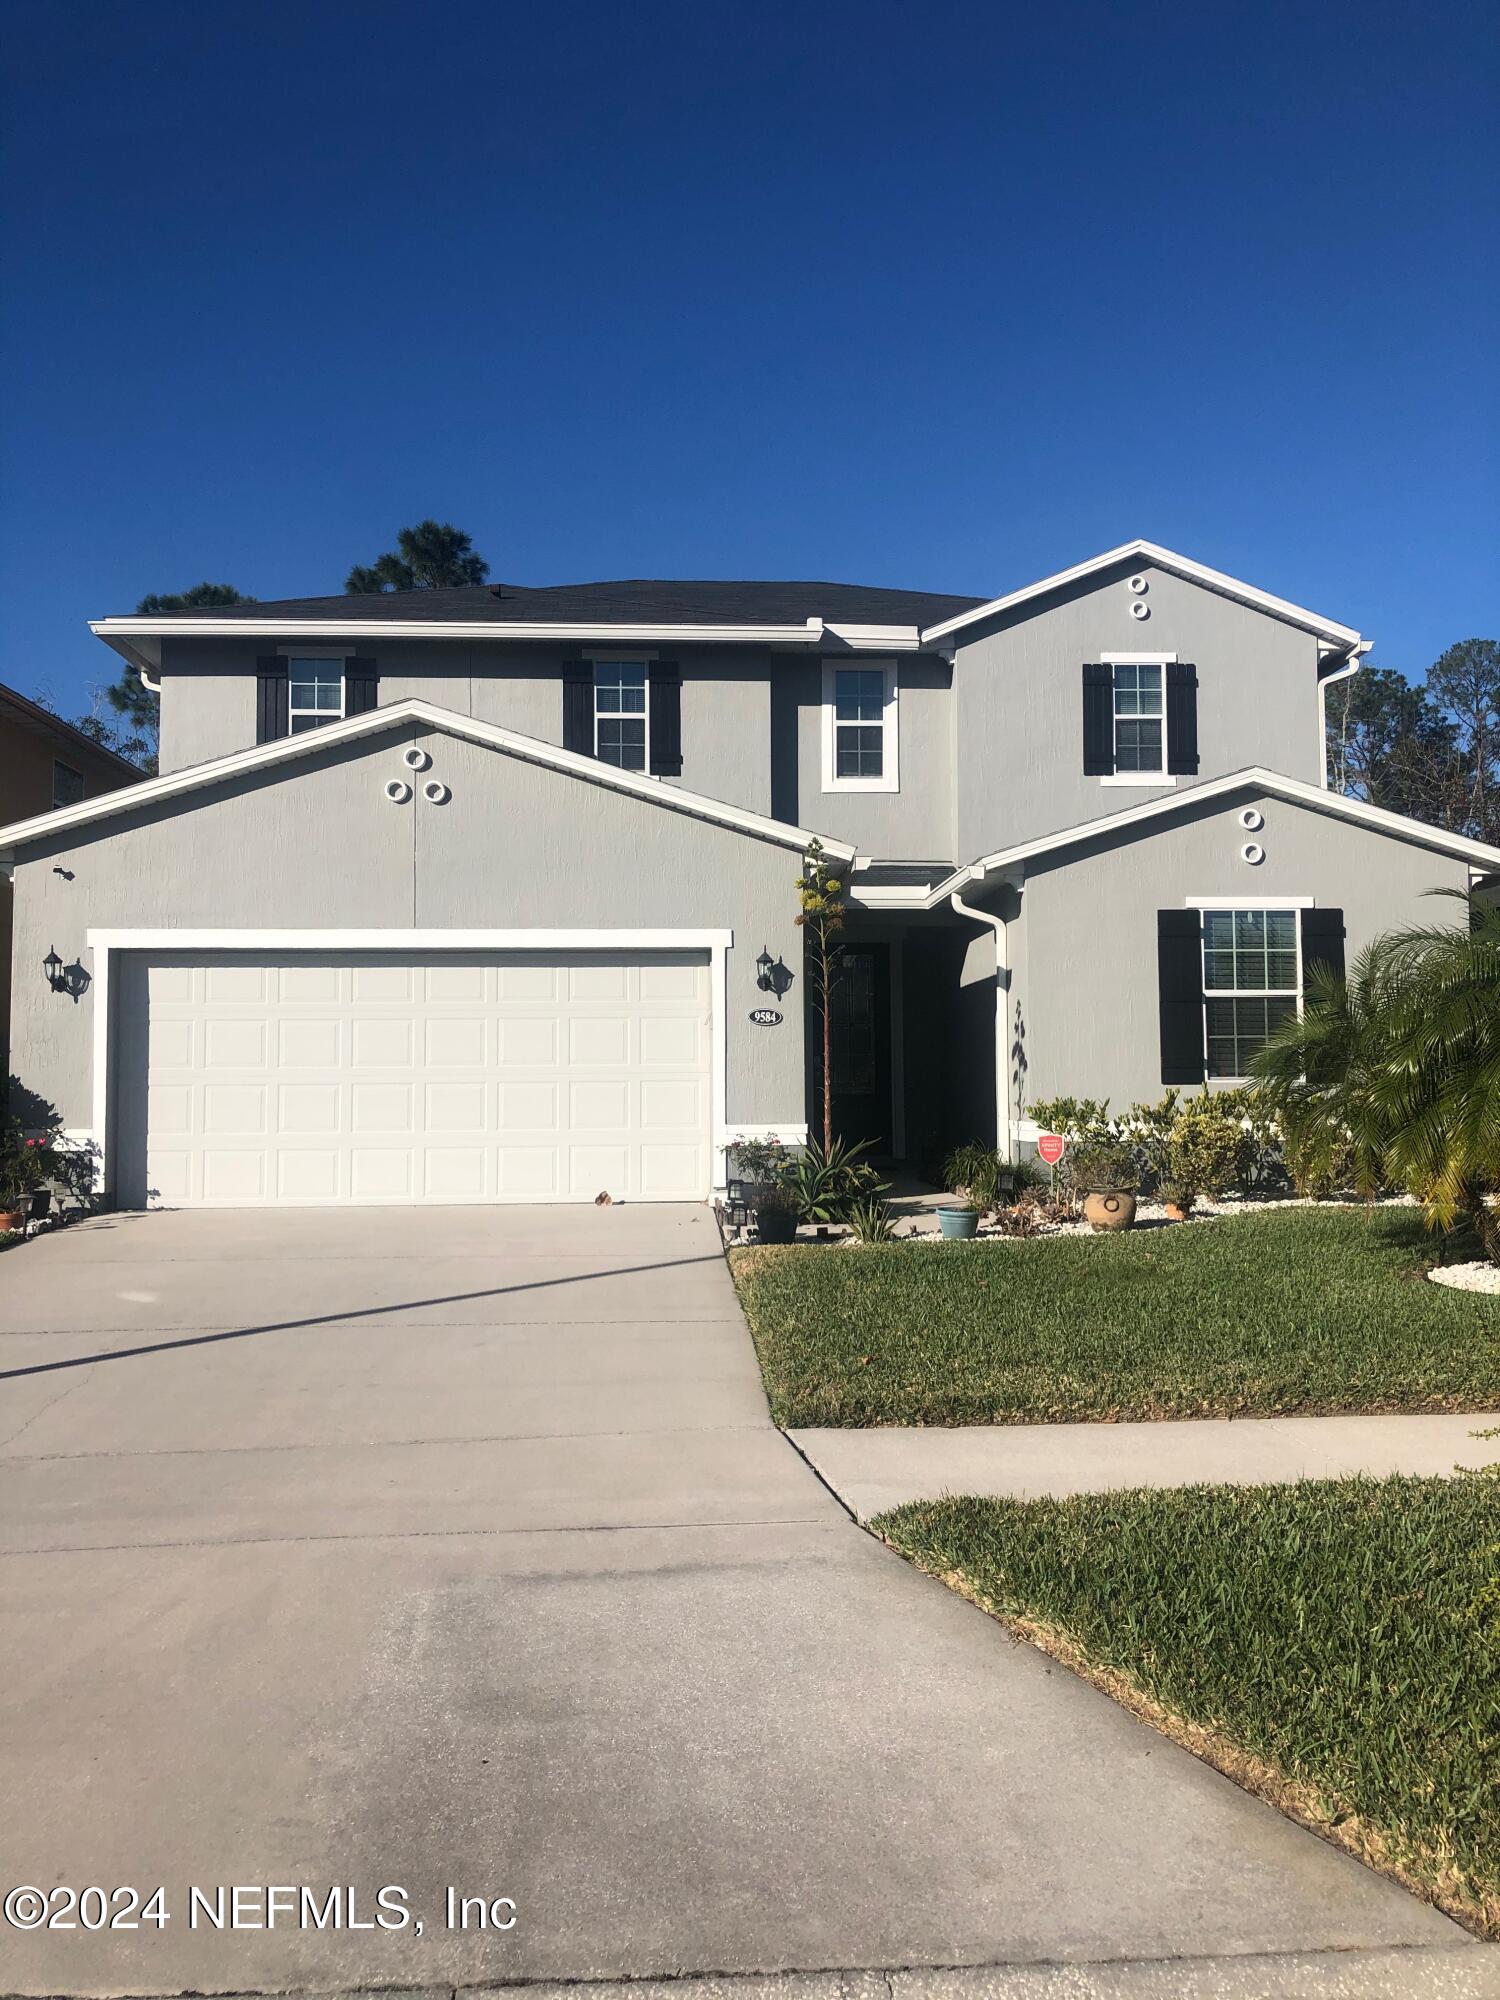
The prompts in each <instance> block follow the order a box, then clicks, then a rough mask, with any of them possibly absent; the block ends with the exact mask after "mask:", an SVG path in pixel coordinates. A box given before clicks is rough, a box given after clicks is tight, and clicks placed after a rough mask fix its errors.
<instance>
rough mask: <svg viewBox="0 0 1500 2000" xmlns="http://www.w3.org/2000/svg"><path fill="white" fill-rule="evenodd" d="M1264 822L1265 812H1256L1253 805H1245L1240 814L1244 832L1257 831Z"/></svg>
mask: <svg viewBox="0 0 1500 2000" xmlns="http://www.w3.org/2000/svg"><path fill="white" fill-rule="evenodd" d="M1265 823H1266V817H1265V814H1264V813H1259V812H1257V811H1256V810H1255V808H1254V806H1246V807H1245V810H1244V811H1243V812H1242V813H1241V814H1240V825H1241V826H1242V827H1243V828H1244V829H1245V831H1246V833H1259V832H1260V830H1261V828H1262V827H1263V826H1264V825H1265Z"/></svg>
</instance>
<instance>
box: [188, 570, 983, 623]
mask: <svg viewBox="0 0 1500 2000" xmlns="http://www.w3.org/2000/svg"><path fill="white" fill-rule="evenodd" d="M985 602H987V600H986V599H985V598H982V597H953V596H947V595H944V594H943V593H941V592H938V591H929V590H879V589H875V588H871V587H869V586H867V585H865V584H861V583H693V582H687V583H684V582H660V581H652V580H650V579H646V578H639V577H632V578H627V579H625V580H624V581H621V582H618V583H558V584H551V585H549V586H547V587H546V588H545V589H541V590H532V589H528V588H527V587H526V586H525V585H522V584H514V583H503V584H487V583H485V584H470V585H466V586H465V587H463V588H461V589H458V590H397V591H387V592H384V593H371V594H370V595H367V596H355V595H351V594H347V593H346V594H345V595H344V596H342V597H293V598H285V599H281V600H278V601H276V602H274V603H265V602H261V603H258V604H256V603H251V604H215V605H211V606H208V607H206V608H201V609H198V610H194V611H181V612H171V611H166V612H162V613H161V614H159V615H160V616H161V617H162V618H163V619H164V620H168V619H172V618H184V619H187V618H192V619H203V618H212V619H213V620H214V621H215V623H218V622H219V621H220V620H222V621H223V622H224V623H225V624H226V625H232V624H234V623H235V621H236V620H238V619H242V618H282V617H285V618H298V619H315V618H326V619H327V620H328V621H329V622H330V623H337V622H338V621H340V620H343V619H385V618H389V619H406V618H410V619H417V620H428V619H431V620H441V619H449V618H451V619H455V620H465V621H470V620H472V621H476V622H477V621H480V620H482V621H483V622H484V623H486V624H493V625H511V624H523V625H525V624H533V623H542V624H558V625H581V624H590V625H804V624H806V622H807V620H808V619H809V618H824V619H827V620H828V621H829V622H830V623H832V624H851V625H935V624H938V623H940V622H941V620H943V619H945V618H953V617H956V616H957V615H958V613H959V612H961V611H970V610H972V609H973V608H974V607H975V606H976V605H979V604H983V603H985Z"/></svg>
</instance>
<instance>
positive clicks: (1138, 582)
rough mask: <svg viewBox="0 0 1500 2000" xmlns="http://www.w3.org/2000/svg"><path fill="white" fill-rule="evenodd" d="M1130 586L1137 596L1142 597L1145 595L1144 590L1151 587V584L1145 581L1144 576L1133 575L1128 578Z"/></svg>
mask: <svg viewBox="0 0 1500 2000" xmlns="http://www.w3.org/2000/svg"><path fill="white" fill-rule="evenodd" d="M1130 588H1131V589H1132V590H1133V591H1134V592H1135V594H1136V596H1137V597H1144V596H1145V595H1146V592H1147V591H1148V590H1149V589H1150V588H1151V586H1150V584H1149V583H1148V582H1147V581H1146V579H1145V577H1143V576H1133V577H1132V578H1131V579H1130Z"/></svg>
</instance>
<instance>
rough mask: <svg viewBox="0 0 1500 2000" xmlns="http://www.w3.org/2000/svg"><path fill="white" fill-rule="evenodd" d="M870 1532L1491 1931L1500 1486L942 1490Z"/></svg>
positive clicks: (1494, 1918) (1499, 1792)
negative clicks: (1021, 1495)
mask: <svg viewBox="0 0 1500 2000" xmlns="http://www.w3.org/2000/svg"><path fill="white" fill-rule="evenodd" d="M873 1526H874V1528H875V1531H876V1532H877V1533H879V1534H883V1535H884V1536H885V1538H886V1539H887V1540H888V1541H890V1542H891V1543H892V1544H893V1545H894V1546H895V1547H896V1548H898V1549H900V1550H902V1551H903V1552H904V1553H905V1554H906V1555H908V1556H910V1557H911V1559H912V1560H913V1561H914V1562H916V1563H918V1564H919V1565H920V1566H921V1567H922V1568H923V1569H927V1570H931V1571H932V1572H933V1573H934V1574H935V1575H937V1576H940V1577H942V1578H944V1580H945V1581H947V1582H948V1583H950V1584H952V1585H953V1586H954V1587H955V1588H957V1589H959V1590H961V1591H963V1592H964V1594H965V1595H967V1596H970V1597H972V1598H974V1599H975V1600H976V1601H977V1602H979V1603H981V1604H982V1605H983V1606H984V1608H985V1609H986V1610H989V1611H992V1612H994V1613H996V1614H997V1615H999V1616H1000V1617H1002V1618H1004V1619H1006V1620H1007V1621H1008V1622H1011V1623H1013V1624H1016V1625H1017V1626H1019V1628H1020V1629H1021V1630H1022V1631H1023V1632H1025V1633H1026V1634H1027V1635H1028V1636H1030V1637H1032V1638H1034V1639H1036V1640H1037V1641H1038V1642H1039V1643H1040V1644H1042V1645H1043V1646H1044V1647H1046V1648H1047V1650H1049V1651H1051V1652H1054V1653H1056V1654H1057V1655H1058V1656H1059V1657H1061V1658H1062V1659H1064V1660H1065V1661H1067V1662H1068V1663H1069V1664H1071V1665H1073V1666H1075V1667H1077V1668H1078V1669H1079V1670H1080V1671H1081V1672H1083V1673H1085V1674H1086V1675H1087V1676H1089V1677H1090V1678H1092V1679H1095V1680H1096V1681H1098V1682H1099V1683H1100V1684H1101V1685H1102V1686H1104V1687H1105V1688H1106V1689H1107V1690H1108V1691H1109V1692H1110V1693H1112V1694H1114V1695H1115V1696H1116V1698H1117V1699H1120V1700H1123V1701H1124V1702H1125V1703H1126V1705H1127V1706H1129V1707H1132V1708H1134V1709H1135V1710H1136V1712H1137V1713H1140V1714H1144V1715H1146V1716H1148V1717H1149V1718H1150V1719H1151V1720H1153V1721H1154V1722H1156V1724H1157V1725H1158V1727H1160V1728H1162V1729H1164V1730H1165V1732H1166V1733H1167V1734H1168V1735H1171V1736H1174V1737H1176V1738H1177V1739H1178V1740H1179V1741H1181V1742H1185V1743H1187V1744H1188V1745H1189V1747H1190V1748H1192V1749H1194V1750H1195V1751H1197V1753H1198V1754H1199V1755H1201V1756H1204V1757H1206V1758H1207V1759H1208V1761H1209V1762H1211V1763H1214V1764H1217V1765H1218V1766H1219V1767H1220V1768H1221V1769H1223V1770H1226V1771H1228V1772H1229V1774H1230V1775H1231V1776H1233V1777H1235V1778H1237V1779H1238V1780H1239V1781H1240V1782H1242V1783H1244V1784H1246V1785H1247V1786H1248V1787H1249V1789H1251V1790H1253V1791H1258V1792H1260V1793H1261V1794H1262V1795H1263V1796H1265V1797H1268V1798H1270V1799H1271V1800H1272V1801H1273V1802H1274V1803H1276V1804H1278V1805H1280V1806H1281V1807H1282V1808H1283V1809H1284V1810H1287V1811H1290V1812H1291V1813H1292V1814H1293V1815H1294V1816H1295V1817H1297V1818H1299V1819H1302V1820H1304V1821H1305V1822H1307V1823H1308V1824H1311V1825H1315V1826H1318V1827H1319V1828H1320V1829H1321V1830H1323V1831H1325V1832H1327V1833H1330V1834H1331V1835H1332V1837H1334V1838H1335V1839H1337V1840H1339V1841H1341V1842H1342V1843H1343V1844H1344V1845H1345V1846H1347V1847H1350V1848H1351V1849H1352V1850H1353V1851H1354V1852H1356V1853H1358V1854H1361V1855H1363V1856H1364V1858H1365V1859H1367V1860H1370V1861H1372V1862H1374V1863H1375V1864H1376V1865H1377V1866H1381V1867H1384V1868H1386V1869H1388V1870H1390V1871H1391V1872H1393V1873H1396V1874H1398V1875H1400V1876H1401V1878H1402V1879H1403V1880H1406V1881H1407V1882H1408V1883H1410V1884H1412V1885H1414V1886H1416V1887H1418V1888H1419V1889H1420V1890H1422V1891H1423V1892H1424V1893H1426V1894H1428V1895H1430V1896H1431V1897H1432V1898H1433V1899H1434V1900H1435V1901H1437V1902H1440V1903H1441V1904H1442V1906H1443V1907H1444V1908H1445V1909H1447V1910H1449V1911H1451V1912H1452V1913H1453V1914H1454V1915H1455V1916H1458V1917H1461V1918H1462V1919H1463V1920H1464V1921H1465V1922H1467V1923H1468V1924H1470V1925H1471V1926H1472V1927H1473V1928H1475V1929H1478V1930H1480V1931H1481V1932H1482V1933H1484V1934H1485V1935H1488V1936H1492V1937H1495V1936H1500V1580H1497V1564H1500V1479H1495V1478H1486V1477H1484V1476H1482V1475H1476V1474H1471V1475H1467V1476H1465V1477H1461V1478H1457V1479H1453V1480H1441V1479H1388V1480H1357V1479H1350V1480H1336V1481H1328V1482H1305V1483H1302V1484H1299V1485H1291V1486H1269V1487H1255V1488H1248V1489H1236V1488H1233V1487H1211V1486H1200V1487H1189V1488H1186V1489H1182V1490H1179V1491H1176V1492H1165V1493H1139V1492H1138V1493H1111V1494H1095V1495H1088V1496H1085V1497H1083V1498H1079V1499H1072V1500H1031V1501H1020V1500H973V1499H964V1500H943V1501H934V1502H922V1503H919V1504H917V1505H915V1506H910V1507H902V1508H899V1509H897V1510H896V1511H895V1512H894V1513H891V1514H886V1515H883V1516H882V1517H880V1519H878V1520H877V1521H876V1522H875V1523H874V1524H873Z"/></svg>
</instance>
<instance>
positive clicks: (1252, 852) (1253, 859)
mask: <svg viewBox="0 0 1500 2000" xmlns="http://www.w3.org/2000/svg"><path fill="white" fill-rule="evenodd" d="M1265 858H1266V850H1265V849H1264V848H1263V847H1262V846H1261V844H1260V842H1259V841H1258V840H1247V841H1246V842H1245V844H1244V846H1243V847H1242V848H1241V849H1240V859H1241V861H1248V862H1249V864H1250V866H1251V867H1252V868H1259V866H1260V864H1261V863H1262V861H1264V860H1265Z"/></svg>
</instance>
